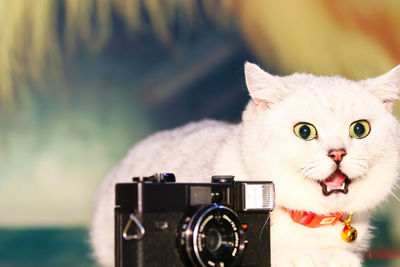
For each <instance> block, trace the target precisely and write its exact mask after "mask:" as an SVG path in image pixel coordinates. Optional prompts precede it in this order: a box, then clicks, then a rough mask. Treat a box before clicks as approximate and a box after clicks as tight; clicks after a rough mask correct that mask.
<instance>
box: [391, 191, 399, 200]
mask: <svg viewBox="0 0 400 267" xmlns="http://www.w3.org/2000/svg"><path fill="white" fill-rule="evenodd" d="M390 193H391V194H392V195H393V196H394V197H395V198H396V199H397V201H398V202H400V199H399V198H398V197H397V196H396V194H395V193H393V192H390Z"/></svg>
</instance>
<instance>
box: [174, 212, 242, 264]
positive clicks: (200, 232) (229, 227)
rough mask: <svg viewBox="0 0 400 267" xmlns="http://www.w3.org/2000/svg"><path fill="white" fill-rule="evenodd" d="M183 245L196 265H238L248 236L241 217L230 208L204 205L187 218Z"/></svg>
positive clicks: (183, 248) (184, 250)
mask: <svg viewBox="0 0 400 267" xmlns="http://www.w3.org/2000/svg"><path fill="white" fill-rule="evenodd" d="M179 238H180V240H179V246H180V248H181V252H182V253H183V254H185V257H184V258H189V260H190V261H191V263H192V264H193V265H194V266H234V265H236V264H238V263H239V262H240V257H241V255H242V252H243V249H244V235H243V229H242V227H241V224H240V221H239V217H238V216H237V214H236V213H235V212H234V211H232V210H231V209H229V208H228V207H225V206H221V205H217V204H213V205H207V206H202V207H201V208H199V209H198V210H196V211H195V212H194V214H193V215H188V216H186V217H185V218H184V220H183V223H182V226H181V230H180V235H179Z"/></svg>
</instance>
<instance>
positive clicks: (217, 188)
mask: <svg viewBox="0 0 400 267" xmlns="http://www.w3.org/2000/svg"><path fill="white" fill-rule="evenodd" d="M273 208H274V185H273V183H272V182H268V181H262V182H261V181H260V182H254V181H234V179H233V176H213V177H212V182H211V183H175V177H174V175H173V174H155V175H153V176H150V177H144V178H138V177H136V178H133V182H132V183H122V184H117V185H116V207H115V266H116V267H122V266H123V267H128V266H137V267H144V266H146V267H151V266H176V267H178V266H219V267H223V266H270V262H271V257H270V217H269V213H270V211H271V210H272V209H273Z"/></svg>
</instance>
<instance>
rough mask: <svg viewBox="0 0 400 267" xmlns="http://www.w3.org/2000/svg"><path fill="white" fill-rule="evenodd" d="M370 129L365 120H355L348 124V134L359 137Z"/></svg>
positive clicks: (364, 135)
mask: <svg viewBox="0 0 400 267" xmlns="http://www.w3.org/2000/svg"><path fill="white" fill-rule="evenodd" d="M370 131H371V126H370V125H369V123H368V121H366V120H359V121H355V122H353V123H352V124H351V125H350V136H351V137H354V138H357V139H361V138H364V137H366V136H367V135H368V134H369V132H370Z"/></svg>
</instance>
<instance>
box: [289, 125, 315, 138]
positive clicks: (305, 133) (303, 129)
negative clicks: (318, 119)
mask: <svg viewBox="0 0 400 267" xmlns="http://www.w3.org/2000/svg"><path fill="white" fill-rule="evenodd" d="M293 131H294V134H295V135H296V136H297V137H299V138H301V139H304V140H306V141H310V140H312V139H314V138H316V137H317V129H316V128H315V127H314V125H312V124H311V123H307V122H300V123H298V124H296V125H295V126H294V128H293Z"/></svg>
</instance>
